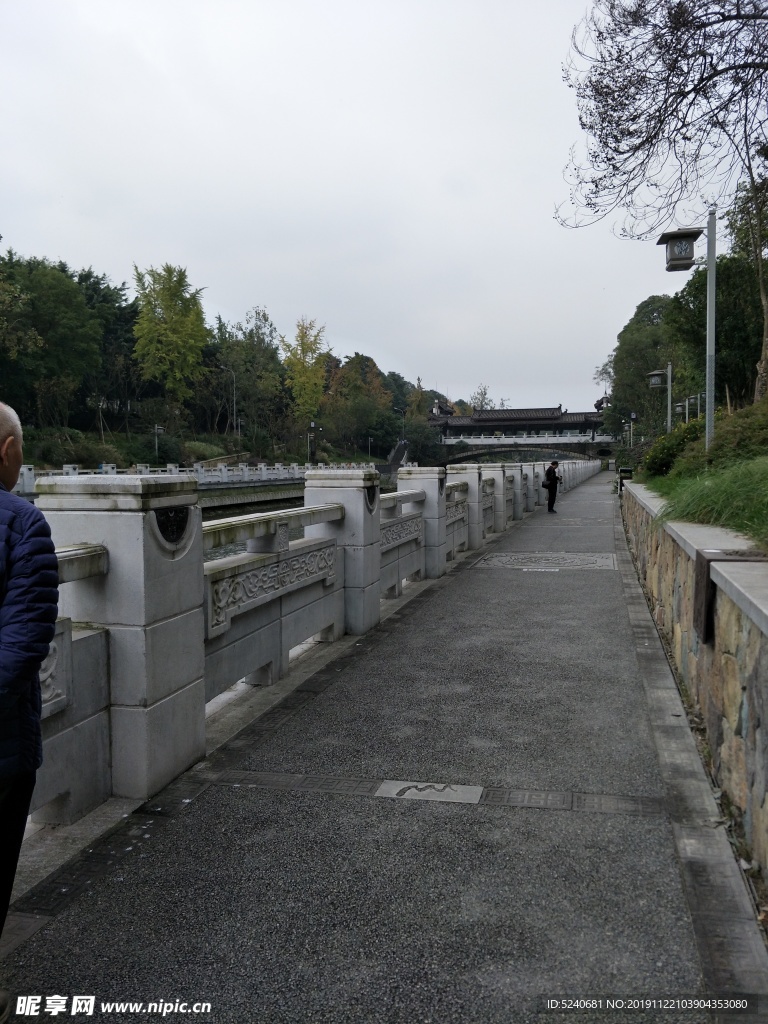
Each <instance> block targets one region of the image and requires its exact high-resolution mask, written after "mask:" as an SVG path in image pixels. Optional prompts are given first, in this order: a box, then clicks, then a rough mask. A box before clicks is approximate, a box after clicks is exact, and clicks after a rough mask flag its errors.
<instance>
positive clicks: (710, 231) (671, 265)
mask: <svg viewBox="0 0 768 1024" xmlns="http://www.w3.org/2000/svg"><path fill="white" fill-rule="evenodd" d="M705 231H706V234H707V258H706V267H707V366H706V393H705V417H706V422H705V425H704V442H705V446H706V447H707V448H709V445H710V443H711V441H712V438H713V436H714V433H715V292H716V275H717V207H716V206H714V204H713V205H712V206H710V208H709V218H708V220H707V226H706V228H682V229H679V230H675V231H665V232H664V234H663V235H662V236H661V237H660V238H659V239H658V241H657V242H656V244H657V245H666V247H667V270H690V269H691V267H693V266H695V265H696V263H697V261H696V260H695V259H694V255H693V254H694V243H695V242H696V239H697V238H699V236H700V235H702V234H704V232H705Z"/></svg>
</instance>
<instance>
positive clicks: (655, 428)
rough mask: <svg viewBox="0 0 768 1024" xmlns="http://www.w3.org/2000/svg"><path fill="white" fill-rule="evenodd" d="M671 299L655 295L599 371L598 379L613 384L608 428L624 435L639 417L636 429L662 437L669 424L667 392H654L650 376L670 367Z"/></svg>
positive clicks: (641, 308) (643, 305)
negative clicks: (667, 323)
mask: <svg viewBox="0 0 768 1024" xmlns="http://www.w3.org/2000/svg"><path fill="white" fill-rule="evenodd" d="M670 302H671V299H670V298H669V296H668V295H651V296H650V298H647V299H645V301H644V302H641V303H640V305H639V306H638V307H637V309H636V310H635V312H634V314H633V316H632V318H631V319H630V320H629V322H628V323H627V324H626V326H625V327H624V328H623V329H622V330H621V332H620V333H619V336H618V343H617V345H616V348H615V349H614V350H613V354H612V356H611V357H610V359H609V360H608V361H607V362H606V363H605V364H603V366H602V367H600V368H599V369H598V370H597V371H596V377H597V378H599V379H600V380H601V381H603V382H605V383H607V382H608V380H610V386H611V406H610V408H609V409H608V411H607V413H606V416H605V424H606V428H607V429H608V430H609V431H610V432H611V433H612V434H617V435H621V432H622V424H623V421H624V420H627V421H628V420H629V418H630V415H631V414H632V413H633V412H634V413H636V414H637V423H636V426H637V428H638V429H640V428H641V427H642V428H643V429H645V431H647V432H650V433H653V434H655V433H658V432H659V431H660V430H661V429H662V428H663V425H664V423H665V420H666V388H656V389H654V390H651V388H649V386H648V374H649V373H651V372H652V371H653V370H661V369H664V368H665V367H666V364H667V362H668V361H669V359H670V356H671V352H670V346H669V340H668V336H667V331H666V329H665V326H664V316H665V313H666V310H667V308H668V306H669V303H670Z"/></svg>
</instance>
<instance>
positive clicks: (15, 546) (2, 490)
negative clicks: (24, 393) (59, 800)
mask: <svg viewBox="0 0 768 1024" xmlns="http://www.w3.org/2000/svg"><path fill="white" fill-rule="evenodd" d="M22 460H23V438H22V432H21V423H20V422H19V417H18V416H17V415H16V413H15V412H14V410H13V409H11V407H10V406H8V405H4V404H3V403H2V402H0V934H2V930H3V926H4V925H5V919H6V916H7V914H8V905H9V903H10V901H11V892H12V890H13V880H14V877H15V875H16V867H17V865H18V862H19V853H20V852H21V843H22V840H23V839H24V828H25V826H26V823H27V815H28V814H29V806H30V803H31V802H32V791H33V790H34V788H35V775H36V772H37V769H38V768H39V767H40V765H41V764H42V761H43V742H42V733H41V729H40V715H41V710H42V697H41V693H40V676H39V671H40V665H41V664H42V662H43V659H44V658H45V656H46V655H47V653H48V646H49V644H50V643H51V641H52V640H53V635H54V631H55V626H56V614H57V611H58V583H59V577H58V563H57V561H56V549H55V548H54V545H53V541H52V540H51V530H50V527H49V526H48V523H46V521H45V519H44V517H43V514H42V512H40V511H39V510H38V509H37V508H35V506H34V505H33V504H32V503H31V502H29V501H27V500H26V499H24V498H21V497H19V496H18V495H16V494H11V493H10V492H11V491H12V489H13V488H14V487H15V486H16V483H17V481H18V479H19V473H20V471H21V464H22ZM10 1013H11V998H10V995H9V993H7V992H5V991H0V1024H2V1022H3V1021H5V1020H7V1019H8V1017H9V1016H10Z"/></svg>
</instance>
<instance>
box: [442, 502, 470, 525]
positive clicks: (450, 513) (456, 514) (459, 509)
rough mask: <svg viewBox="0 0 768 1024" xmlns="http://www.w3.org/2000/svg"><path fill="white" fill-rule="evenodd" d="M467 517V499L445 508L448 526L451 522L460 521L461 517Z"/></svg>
mask: <svg viewBox="0 0 768 1024" xmlns="http://www.w3.org/2000/svg"><path fill="white" fill-rule="evenodd" d="M466 518H467V503H466V501H456V502H453V503H452V504H450V505H448V506H447V507H446V510H445V522H446V526H450V525H451V523H455V522H458V520H459V519H466Z"/></svg>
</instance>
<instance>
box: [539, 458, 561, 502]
mask: <svg viewBox="0 0 768 1024" xmlns="http://www.w3.org/2000/svg"><path fill="white" fill-rule="evenodd" d="M558 465H559V463H558V462H557V460H554V461H553V462H550V464H549V465H548V466H547V471H546V473H545V474H544V484H543V485H542V486H544V487H546V488H547V491H548V494H549V500H548V501H547V512H555V502H556V501H557V485H558V484H561V483H562V482H563V478H562V477H561V476H560V474H559V473H558V472H557V467H558Z"/></svg>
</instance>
